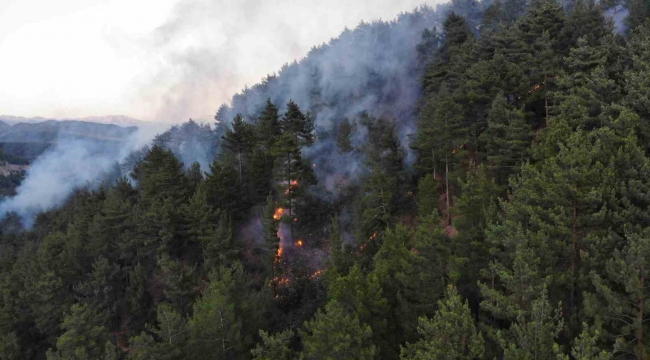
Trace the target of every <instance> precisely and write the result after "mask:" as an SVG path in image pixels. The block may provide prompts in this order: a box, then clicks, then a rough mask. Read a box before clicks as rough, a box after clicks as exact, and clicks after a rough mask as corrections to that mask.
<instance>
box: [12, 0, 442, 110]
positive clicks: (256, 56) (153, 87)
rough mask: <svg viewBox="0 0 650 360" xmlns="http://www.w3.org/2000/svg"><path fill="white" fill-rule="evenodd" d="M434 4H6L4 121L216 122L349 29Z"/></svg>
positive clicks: (265, 0) (37, 0)
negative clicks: (245, 93) (265, 80)
mask: <svg viewBox="0 0 650 360" xmlns="http://www.w3.org/2000/svg"><path fill="white" fill-rule="evenodd" d="M425 1H426V0H56V1H55V0H0V114H1V115H14V116H26V117H33V116H43V117H55V118H62V117H84V116H94V115H128V116H132V117H135V118H139V119H143V120H164V121H174V122H180V121H185V120H187V119H188V118H189V117H194V118H208V119H209V118H211V117H212V116H213V114H214V113H215V112H216V110H217V108H218V107H219V105H220V104H222V103H223V102H226V101H228V100H229V98H230V97H231V96H232V95H233V94H234V93H235V92H237V91H239V90H240V89H242V88H243V87H244V86H245V85H249V86H250V85H253V84H255V83H257V82H258V81H259V80H260V79H261V78H262V77H264V76H266V75H267V74H270V73H273V72H275V71H277V70H278V69H279V68H280V67H281V66H282V64H284V63H287V62H291V61H293V60H295V59H300V58H302V57H303V56H304V55H305V54H306V53H307V52H308V51H309V49H310V48H312V47H313V46H315V45H318V44H321V43H323V42H327V41H328V40H329V39H330V38H332V37H336V36H337V35H338V34H339V33H340V32H341V31H342V30H343V29H344V28H345V27H348V28H354V27H355V26H356V25H357V24H358V23H359V22H360V21H361V20H364V21H372V20H376V19H384V20H392V19H393V18H395V16H396V15H397V14H398V13H399V12H402V11H410V10H412V9H414V8H415V7H417V6H418V5H420V4H422V3H424V2H425ZM426 2H428V3H430V4H433V3H432V1H431V0H429V1H426ZM437 2H438V1H436V3H437Z"/></svg>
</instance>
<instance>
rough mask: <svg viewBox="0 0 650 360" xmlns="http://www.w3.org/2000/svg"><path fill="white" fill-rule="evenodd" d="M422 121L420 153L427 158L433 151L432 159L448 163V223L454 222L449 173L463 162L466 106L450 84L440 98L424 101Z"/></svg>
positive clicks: (466, 137) (465, 137)
mask: <svg viewBox="0 0 650 360" xmlns="http://www.w3.org/2000/svg"><path fill="white" fill-rule="evenodd" d="M419 125H420V129H419V131H418V134H417V140H416V144H417V145H416V146H417V148H418V150H419V151H420V155H421V156H424V157H425V158H426V157H428V155H429V154H431V155H432V157H431V158H430V159H431V160H429V161H431V162H432V163H435V162H442V164H444V167H443V168H444V174H445V176H444V178H445V193H446V194H447V204H446V214H445V216H446V218H447V223H448V224H450V223H451V211H450V209H451V205H450V199H449V198H450V188H449V174H450V171H453V170H454V167H455V165H456V164H457V163H458V162H459V159H458V155H459V154H458V153H459V151H460V147H461V145H463V144H464V143H465V142H466V141H467V139H468V136H467V134H468V131H467V128H465V126H464V125H465V124H464V118H463V109H462V107H461V106H460V105H459V104H457V103H456V102H455V101H454V99H453V97H452V96H451V94H449V92H448V91H447V90H446V88H443V89H442V90H441V92H440V95H439V96H438V97H437V98H432V99H430V100H428V101H427V102H426V104H425V105H424V108H423V109H422V113H421V115H420V121H419ZM432 167H435V165H434V166H432Z"/></svg>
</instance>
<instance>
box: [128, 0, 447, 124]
mask: <svg viewBox="0 0 650 360" xmlns="http://www.w3.org/2000/svg"><path fill="white" fill-rule="evenodd" d="M424 2H425V0H401V1H395V0H355V1H347V0H327V1H316V0H278V1H262V0H242V1H215V0H182V1H181V2H179V3H178V4H177V5H176V6H175V7H174V9H173V11H172V13H171V14H170V16H169V18H168V19H167V21H166V22H165V23H164V24H162V25H161V26H160V27H158V28H157V29H156V30H155V32H154V33H153V34H152V36H151V38H150V39H146V40H145V41H143V42H140V43H139V44H138V46H143V45H144V47H145V48H146V51H147V52H148V53H150V54H154V56H155V58H156V61H154V62H153V64H152V68H154V69H155V70H153V71H152V73H151V74H149V75H148V76H144V77H143V78H144V80H140V83H139V84H136V86H138V87H139V88H140V89H141V90H140V91H139V93H138V94H137V97H138V100H137V101H136V104H138V105H139V106H143V107H144V108H147V109H149V110H150V113H149V114H148V115H149V116H151V117H152V118H154V119H158V120H166V121H173V122H180V121H186V120H187V119H188V118H190V117H192V118H207V117H208V116H209V114H214V111H215V110H216V109H217V108H218V107H219V105H220V104H221V103H223V102H226V101H227V100H228V99H229V98H230V97H231V96H232V95H233V94H234V93H236V92H237V91H239V90H240V89H242V88H243V87H244V86H245V85H246V84H248V85H252V84H254V83H256V82H257V81H259V79H260V78H263V77H264V76H266V75H267V74H269V73H271V72H272V71H274V70H276V69H279V68H280V67H281V66H282V64H284V63H287V62H291V61H293V60H295V59H299V58H302V57H303V56H305V55H306V53H307V52H308V50H309V49H310V48H311V47H312V46H314V45H315V44H320V43H324V42H326V41H328V40H329V39H331V38H333V37H336V36H338V35H339V34H340V32H341V31H342V30H343V29H344V28H346V27H354V26H356V25H357V24H359V22H361V21H362V20H366V21H369V20H378V19H392V18H394V16H395V15H396V14H398V13H400V12H401V11H408V10H411V9H413V8H415V7H416V6H418V5H420V4H422V3H424ZM428 2H429V3H437V2H441V1H440V0H433V1H428ZM332 70H333V69H332ZM341 86H345V84H341ZM332 90H334V89H332Z"/></svg>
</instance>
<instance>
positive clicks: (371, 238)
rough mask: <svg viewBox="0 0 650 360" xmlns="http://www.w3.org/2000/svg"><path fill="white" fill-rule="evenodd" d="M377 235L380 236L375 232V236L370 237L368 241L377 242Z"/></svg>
mask: <svg viewBox="0 0 650 360" xmlns="http://www.w3.org/2000/svg"><path fill="white" fill-rule="evenodd" d="M377 235H378V233H377V232H376V231H375V233H374V234H372V235H370V237H369V238H368V240H369V241H373V240H375V239H376V238H377Z"/></svg>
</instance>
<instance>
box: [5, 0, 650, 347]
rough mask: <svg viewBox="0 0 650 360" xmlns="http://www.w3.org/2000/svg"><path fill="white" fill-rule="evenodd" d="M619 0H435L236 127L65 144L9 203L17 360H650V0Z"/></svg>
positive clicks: (363, 35)
mask: <svg viewBox="0 0 650 360" xmlns="http://www.w3.org/2000/svg"><path fill="white" fill-rule="evenodd" d="M247 4H249V5H251V4H256V3H255V2H250V3H249V2H247ZM615 5H617V4H609V5H603V4H596V3H595V2H593V1H589V2H586V1H576V2H575V3H573V2H565V3H563V4H558V3H557V2H555V1H554V0H535V1H532V2H526V1H520V0H508V1H504V3H503V4H502V3H501V2H494V3H479V2H475V1H465V0H463V1H454V2H452V3H451V4H448V5H446V6H443V7H439V8H438V9H435V10H434V9H431V8H428V7H422V8H419V9H417V10H416V11H414V12H412V13H406V14H402V15H400V16H399V17H398V18H397V19H396V20H395V21H393V22H389V23H386V22H374V23H371V24H361V25H360V26H359V27H357V28H356V29H355V30H351V31H345V32H344V33H343V34H342V35H341V36H340V37H339V38H337V39H334V40H332V41H331V42H330V43H329V44H326V45H323V46H321V47H318V48H315V49H314V50H312V52H311V53H310V54H309V56H307V57H306V58H305V59H303V60H301V61H300V62H296V63H294V64H291V65H287V66H286V67H284V68H283V69H282V70H281V71H280V73H278V74H277V75H275V76H269V77H267V78H266V79H264V80H263V82H262V83H260V84H258V85H255V86H253V87H251V88H248V89H244V90H243V91H242V92H241V93H239V94H236V95H235V96H234V97H233V98H232V100H231V102H230V103H229V104H227V105H223V106H221V107H220V108H219V109H218V110H217V111H216V115H215V123H214V125H213V126H210V125H201V124H199V123H197V122H194V121H189V122H187V123H184V124H183V125H180V126H176V127H173V128H171V129H169V130H168V131H166V132H164V133H161V134H159V135H157V136H156V137H155V138H154V139H153V141H151V143H150V144H148V145H147V146H143V147H140V146H139V144H138V142H124V143H121V144H122V146H120V147H117V148H113V151H108V150H106V149H102V148H100V147H99V145H96V146H97V147H93V146H90V147H89V145H88V144H83V145H84V147H83V148H80V146H81V145H82V144H80V143H61V145H55V146H54V147H53V148H52V149H50V150H48V151H47V152H46V153H45V154H44V155H43V156H42V157H40V158H39V159H38V160H37V161H36V162H35V164H34V166H33V167H32V168H31V169H30V174H29V176H28V178H27V179H26V180H25V182H24V184H23V187H22V188H20V189H19V193H18V195H17V196H16V197H14V198H12V199H10V200H9V201H8V202H5V203H3V205H2V206H6V207H11V208H12V209H15V210H20V209H24V212H20V211H19V212H18V214H16V213H15V212H13V213H8V214H7V216H6V217H5V218H4V219H3V220H2V221H1V222H0V358H11V359H13V358H29V359H42V358H47V359H49V360H56V359H76V358H80V359H81V358H83V359H85V358H104V359H111V360H115V359H150V358H156V359H185V358H192V359H212V358H219V359H236V360H239V359H243V360H248V359H256V360H270V359H273V360H275V359H285V360H296V359H301V360H305V359H389V360H393V359H395V360H397V359H400V360H409V359H443V358H444V359H533V358H534V359H539V360H569V359H601V360H604V359H611V358H613V357H620V358H626V359H627V358H630V359H647V358H648V355H647V354H648V353H650V345H649V344H648V341H647V333H648V331H650V322H648V319H650V308H649V307H648V306H647V303H648V298H650V293H648V291H647V290H648V288H647V286H644V284H645V282H646V281H647V279H646V277H645V273H646V271H645V269H646V268H647V267H648V266H650V243H649V242H648V237H649V236H650V215H649V214H650V196H649V194H650V147H649V146H648V143H650V131H648V124H649V123H650V105H649V104H650V101H649V100H648V96H647V91H646V90H647V89H648V88H650V52H649V51H648V49H649V48H650V19H648V16H639V13H635V16H634V17H632V18H630V17H628V18H626V20H625V23H626V24H627V25H628V26H629V28H628V29H626V31H623V32H621V33H620V34H619V33H617V32H616V29H615V27H614V24H613V22H612V21H611V20H610V19H609V18H607V17H606V15H605V11H604V10H606V8H604V6H605V7H606V6H615ZM619 5H620V4H619ZM631 5H632V3H631ZM631 5H630V6H631ZM633 5H634V6H635V7H636V8H637V9H643V8H644V7H648V6H650V4H649V3H648V2H643V1H640V2H637V3H634V4H633ZM186 10H187V9H186ZM190 10H191V9H190ZM188 11H189V10H188ZM181 23H182V21H181ZM178 26H181V25H178ZM170 31H171V30H170ZM130 148H135V149H136V150H135V151H131V152H129V150H130ZM66 159H68V160H71V162H70V164H75V163H78V164H81V165H83V166H82V167H81V168H79V169H78V170H77V171H74V169H73V168H72V167H70V166H64V167H62V168H57V167H56V165H58V164H55V166H52V165H51V164H50V163H53V162H55V161H66ZM43 161H48V163H44V162H43ZM93 161H97V164H96V165H94V166H92V167H91V165H92V162H93ZM111 164H112V165H111ZM104 169H105V172H106V175H103V174H100V172H101V171H103V170H104ZM93 170H94V171H93ZM39 180H40V181H48V180H50V181H53V182H54V183H55V184H56V183H61V184H59V185H60V186H67V185H63V184H62V183H63V182H64V181H68V182H71V184H72V186H71V187H63V188H62V191H61V192H60V193H53V191H51V190H52V189H48V188H37V185H38V183H39ZM84 181H86V182H91V184H89V185H88V186H86V187H79V188H76V189H73V188H72V187H74V186H79V184H80V183H81V182H84ZM100 181H103V185H98V183H99V182H100ZM32 196H34V197H32ZM14 200H15V201H16V202H12V201H14ZM57 204H60V205H61V206H56V205H57ZM21 206H22V207H21ZM41 209H47V211H44V212H42V213H39V214H38V216H36V217H35V218H34V217H33V215H34V213H35V212H37V211H39V210H41ZM19 216H23V217H25V218H27V219H29V220H30V221H31V220H32V219H33V224H28V225H32V228H31V229H24V227H22V226H21V224H20V219H19Z"/></svg>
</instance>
